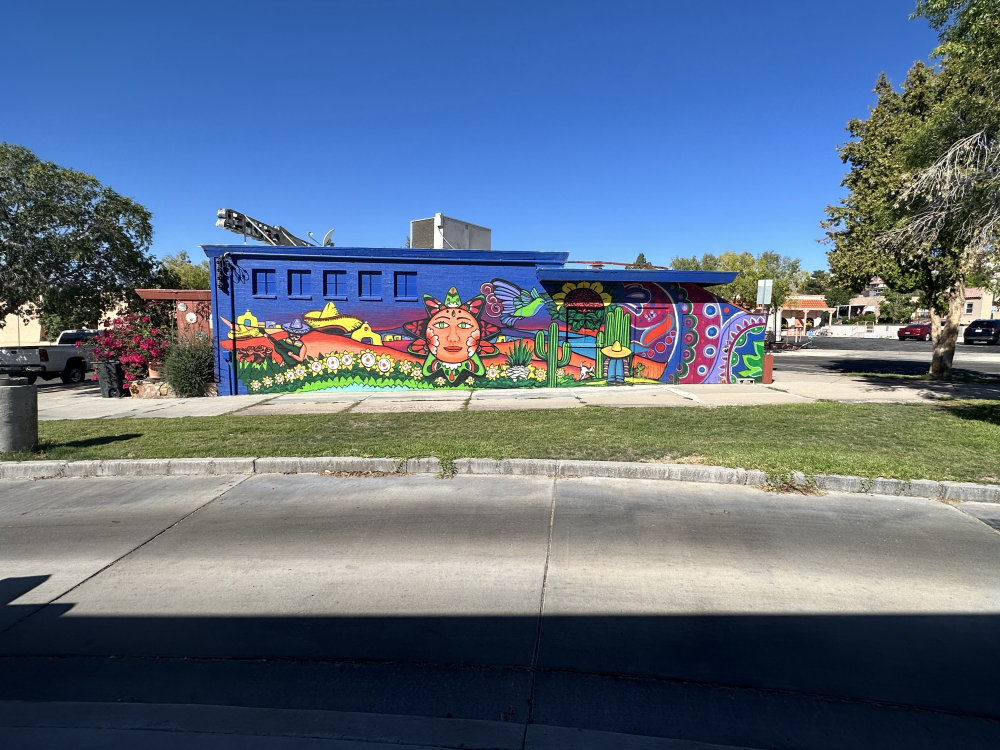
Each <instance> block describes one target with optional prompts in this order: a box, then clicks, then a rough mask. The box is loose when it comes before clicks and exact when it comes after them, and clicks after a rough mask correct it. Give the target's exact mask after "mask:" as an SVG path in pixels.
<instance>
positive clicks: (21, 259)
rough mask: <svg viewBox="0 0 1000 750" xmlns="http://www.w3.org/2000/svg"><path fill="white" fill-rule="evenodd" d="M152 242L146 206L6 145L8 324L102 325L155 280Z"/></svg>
mask: <svg viewBox="0 0 1000 750" xmlns="http://www.w3.org/2000/svg"><path fill="white" fill-rule="evenodd" d="M151 238H152V227H151V225H150V213H149V211H147V210H146V209H145V208H144V207H143V206H141V205H139V204H138V203H136V202H135V201H133V200H131V199H130V198H126V197H123V196H121V195H119V194H118V193H116V192H115V191H114V190H111V189H110V188H107V187H104V186H103V185H101V183H99V182H98V181H97V180H96V179H95V178H93V177H91V176H90V175H87V174H84V173H82V172H78V171H76V170H73V169H67V168H64V167H60V166H58V165H57V164H53V163H52V162H46V161H41V160H40V159H38V158H37V157H36V156H35V155H34V154H33V153H31V151H29V150H28V149H26V148H24V147H22V146H16V145H13V144H8V143H0V325H2V324H3V319H4V317H6V316H7V315H9V314H18V315H21V316H22V318H25V319H26V318H29V317H31V316H34V315H43V316H46V317H47V318H48V319H50V320H56V319H58V320H64V321H65V320H73V321H75V322H76V323H77V324H88V325H94V324H96V323H97V322H98V320H99V319H100V316H101V314H102V313H103V312H104V311H107V310H110V309H112V308H114V307H115V306H116V305H118V304H119V303H121V302H123V301H126V300H128V299H129V297H130V295H131V296H134V292H133V290H134V289H135V288H137V287H140V288H141V287H143V286H148V285H149V283H150V282H151V281H152V279H153V272H154V267H155V263H154V261H153V259H152V257H151V256H150V255H149V253H148V250H149V244H150V240H151ZM81 316H82V317H81Z"/></svg>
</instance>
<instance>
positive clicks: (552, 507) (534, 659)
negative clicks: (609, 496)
mask: <svg viewBox="0 0 1000 750" xmlns="http://www.w3.org/2000/svg"><path fill="white" fill-rule="evenodd" d="M555 517H556V478H555V477H552V501H551V503H550V504H549V534H548V540H547V541H546V543H545V567H544V568H543V570H542V591H541V595H540V596H539V597H538V620H537V624H536V626H535V647H534V649H533V651H532V653H531V664H530V666H529V667H528V672H529V674H530V675H531V678H530V681H529V684H528V716H527V718H526V719H525V722H524V734H523V735H522V737H521V750H525V748H526V747H527V742H528V727H529V726H531V723H532V720H533V718H534V716H533V711H534V707H535V675H536V674H537V673H538V655H539V654H540V653H541V649H542V617H543V616H544V615H545V586H546V585H547V584H548V579H549V558H550V557H551V555H552V530H553V526H554V523H555Z"/></svg>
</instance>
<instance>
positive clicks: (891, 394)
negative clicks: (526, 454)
mask: <svg viewBox="0 0 1000 750" xmlns="http://www.w3.org/2000/svg"><path fill="white" fill-rule="evenodd" d="M952 398H981V399H1000V384H978V383H944V382H942V383H931V382H927V381H914V380H904V379H900V380H891V379H872V378H858V377H844V376H840V375H818V374H803V373H788V374H784V373H779V374H777V375H776V376H775V380H774V382H773V383H771V384H770V385H764V384H761V383H747V384H743V383H736V384H717V385H684V386H671V385H635V386H627V387H620V388H610V387H592V388H586V387H582V388H533V389H531V390H517V391H498V390H478V391H406V392H400V391H393V392H377V391H373V392H364V391H339V392H331V393H290V394H286V395H279V396H275V395H260V396H222V397H219V398H175V399H133V398H123V399H107V398H101V397H100V391H99V390H98V388H97V385H96V384H89V383H88V384H85V385H81V386H77V387H74V388H60V387H44V388H40V389H39V391H38V417H39V419H42V420H51V419H118V418H122V417H136V418H147V417H149V418H177V417H211V416H219V415H222V414H233V415H237V416H254V415H265V414H330V413H335V412H344V411H350V412H352V413H373V412H401V411H498V410H511V409H572V408H581V407H586V406H607V407H623V408H641V407H671V406H702V407H715V406H741V405H743V406H749V405H760V404H804V403H811V402H815V401H840V402H843V403H878V402H883V403H884V402H909V403H919V402H928V401H937V400H942V399H952Z"/></svg>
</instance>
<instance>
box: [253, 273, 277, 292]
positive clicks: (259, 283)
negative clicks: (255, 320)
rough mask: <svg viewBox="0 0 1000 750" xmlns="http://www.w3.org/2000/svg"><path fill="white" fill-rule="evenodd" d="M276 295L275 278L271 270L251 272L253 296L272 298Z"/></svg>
mask: <svg viewBox="0 0 1000 750" xmlns="http://www.w3.org/2000/svg"><path fill="white" fill-rule="evenodd" d="M277 293H278V282H277V276H276V274H275V271H274V269H273V268H255V269H254V272H253V296H254V297H274V296H275V295H277Z"/></svg>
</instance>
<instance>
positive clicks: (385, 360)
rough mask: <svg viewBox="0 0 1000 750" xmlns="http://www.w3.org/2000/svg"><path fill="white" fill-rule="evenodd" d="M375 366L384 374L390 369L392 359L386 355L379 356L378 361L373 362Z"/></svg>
mask: <svg viewBox="0 0 1000 750" xmlns="http://www.w3.org/2000/svg"><path fill="white" fill-rule="evenodd" d="M375 367H376V368H378V371H379V372H380V373H382V374H383V375H384V374H386V373H387V372H389V371H390V370H391V369H392V359H390V358H389V357H386V356H382V357H379V358H378V362H376V363H375Z"/></svg>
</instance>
